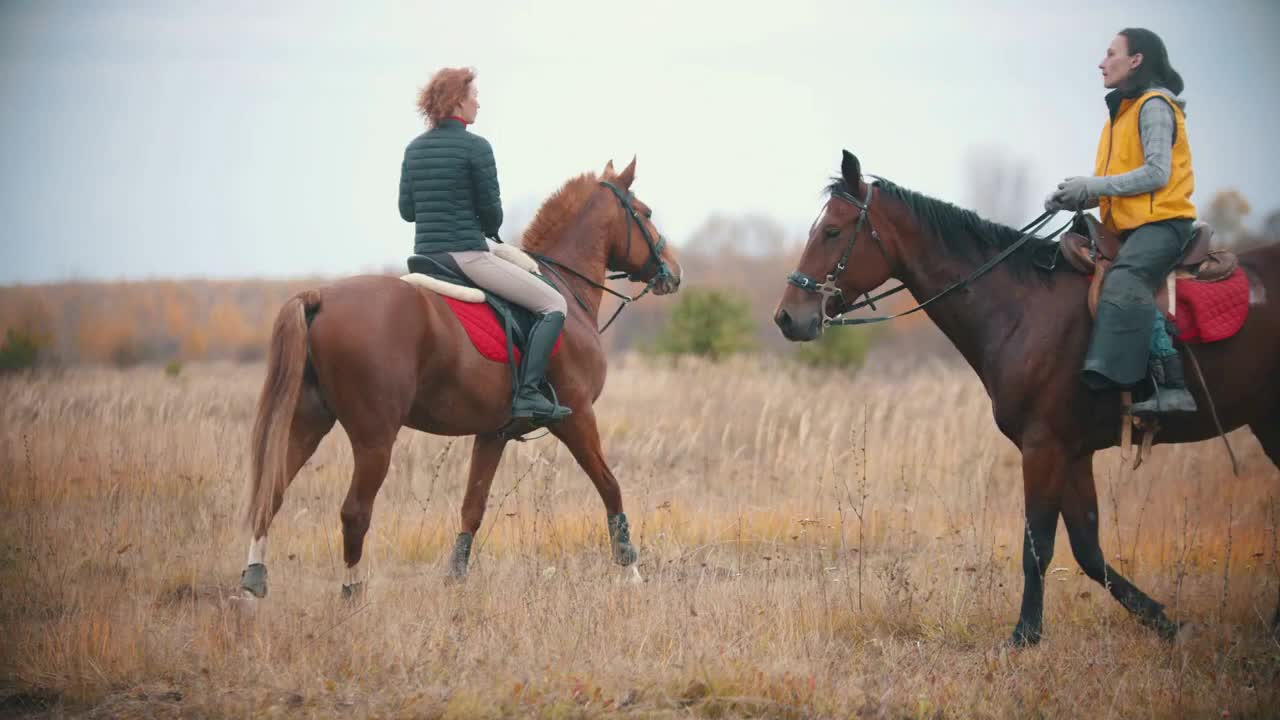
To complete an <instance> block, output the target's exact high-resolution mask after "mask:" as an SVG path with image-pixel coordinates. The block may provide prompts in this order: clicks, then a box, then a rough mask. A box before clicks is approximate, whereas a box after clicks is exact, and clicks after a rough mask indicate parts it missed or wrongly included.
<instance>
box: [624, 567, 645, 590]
mask: <svg viewBox="0 0 1280 720" xmlns="http://www.w3.org/2000/svg"><path fill="white" fill-rule="evenodd" d="M619 580H620V581H621V582H622V583H624V584H626V585H643V584H644V576H643V575H641V574H640V566H639V565H637V564H635V563H634V562H632V563H631V564H630V565H625V566H623V568H622V573H621V574H620V575H619Z"/></svg>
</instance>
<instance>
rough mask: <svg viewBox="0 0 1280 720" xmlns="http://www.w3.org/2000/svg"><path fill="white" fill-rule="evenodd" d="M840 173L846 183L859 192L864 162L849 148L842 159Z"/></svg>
mask: <svg viewBox="0 0 1280 720" xmlns="http://www.w3.org/2000/svg"><path fill="white" fill-rule="evenodd" d="M840 175H841V177H843V178H844V184H845V185H848V186H849V189H850V190H852V191H853V192H857V191H858V188H859V187H861V186H862V163H860V162H858V158H857V157H856V156H855V155H854V154H853V153H851V152H849V151H848V150H845V151H844V157H842V158H841V159H840Z"/></svg>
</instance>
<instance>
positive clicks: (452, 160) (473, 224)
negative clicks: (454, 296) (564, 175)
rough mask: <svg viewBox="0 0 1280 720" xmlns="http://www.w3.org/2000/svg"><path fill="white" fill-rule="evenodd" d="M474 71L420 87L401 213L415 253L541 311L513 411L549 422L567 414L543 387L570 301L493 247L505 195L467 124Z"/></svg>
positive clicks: (471, 117)
mask: <svg viewBox="0 0 1280 720" xmlns="http://www.w3.org/2000/svg"><path fill="white" fill-rule="evenodd" d="M475 77H476V76H475V71H473V70H471V69H469V68H445V69H443V70H440V71H439V72H437V73H436V74H435V75H434V76H432V78H431V81H430V82H429V83H427V86H426V87H425V88H423V89H422V91H421V92H420V93H419V94H418V112H419V113H421V114H422V116H423V117H424V118H425V119H426V121H427V125H428V130H427V131H426V132H424V133H422V134H421V135H419V136H418V137H416V138H414V140H413V142H411V143H409V147H407V148H406V149H405V151H404V163H403V164H401V166H400V216H401V217H403V218H404V219H405V220H407V221H409V222H412V223H415V225H416V230H417V234H416V236H415V239H414V246H413V251H414V253H415V254H418V255H426V256H434V257H435V259H436V260H437V261H438V262H442V263H445V264H446V265H453V266H456V267H457V268H458V270H459V271H461V272H462V274H463V275H466V276H467V278H468V279H470V280H471V281H472V282H474V283H475V284H476V285H478V286H479V287H480V288H482V289H484V290H487V291H489V292H492V293H494V294H496V295H498V296H499V297H502V298H504V299H506V300H508V301H510V302H512V303H515V304H516V305H519V306H521V307H523V308H526V309H528V310H531V311H533V312H535V313H538V314H539V318H538V321H537V323H535V324H534V326H533V329H532V330H530V332H529V339H528V341H527V342H526V343H525V348H524V355H523V357H521V359H520V377H519V379H518V385H517V387H516V392H515V398H514V400H513V401H512V405H511V416H512V417H513V418H528V419H531V420H533V421H534V422H535V423H537V424H546V423H549V422H553V421H556V420H561V419H563V418H564V417H566V416H568V415H569V414H570V410H569V408H567V407H562V406H560V405H557V404H556V403H554V402H552V401H551V400H550V399H549V398H547V397H546V396H544V395H543V394H542V390H541V386H542V381H543V378H544V377H545V375H546V369H547V363H548V362H549V361H550V358H551V351H552V349H554V347H555V343H556V339H557V338H559V337H560V330H561V329H562V328H563V327H564V319H565V310H566V309H567V304H566V302H565V299H564V296H563V295H561V294H560V291H559V290H556V289H555V288H554V287H552V286H551V285H550V284H548V283H546V282H544V281H543V280H541V279H539V278H538V277H535V276H534V275H533V274H532V273H530V272H529V271H527V270H525V269H523V268H521V267H519V266H518V265H516V264H515V263H512V262H510V261H508V260H506V259H504V258H501V257H498V255H496V254H494V253H493V251H492V250H493V248H495V247H496V246H497V244H496V243H494V242H493V241H492V240H489V239H488V238H496V237H497V236H498V228H499V227H501V226H502V198H501V195H500V193H499V191H498V170H497V167H496V165H495V163H494V160H493V148H492V147H490V146H489V141H487V140H485V139H484V138H482V137H480V136H479V135H477V134H475V133H472V132H469V131H468V130H467V126H468V125H470V124H472V123H474V122H475V121H476V114H477V113H478V112H479V110H480V100H479V98H478V96H477V93H476V83H475Z"/></svg>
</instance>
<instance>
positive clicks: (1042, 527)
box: [1010, 444, 1069, 646]
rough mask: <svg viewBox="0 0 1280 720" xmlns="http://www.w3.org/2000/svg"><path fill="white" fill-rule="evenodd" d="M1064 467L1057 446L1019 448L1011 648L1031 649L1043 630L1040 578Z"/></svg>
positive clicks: (1055, 526)
mask: <svg viewBox="0 0 1280 720" xmlns="http://www.w3.org/2000/svg"><path fill="white" fill-rule="evenodd" d="M1068 466H1069V463H1068V460H1067V454H1066V453H1065V452H1064V451H1063V450H1062V448H1061V447H1058V446H1057V445H1052V444H1050V445H1024V446H1023V449H1022V487H1023V493H1024V496H1025V503H1026V524H1025V525H1024V527H1023V533H1022V577H1023V587H1022V609H1021V611H1020V612H1019V614H1018V624H1017V625H1016V626H1015V627H1014V628H1013V637H1012V638H1010V642H1011V643H1012V644H1013V645H1017V646H1027V645H1035V644H1036V643H1038V642H1040V636H1041V634H1042V632H1043V630H1044V575H1045V572H1046V571H1048V569H1049V561H1051V560H1052V559H1053V543H1054V536H1055V535H1056V534H1057V532H1058V513H1059V512H1060V511H1061V509H1062V487H1063V481H1064V478H1065V477H1066V474H1067V468H1068Z"/></svg>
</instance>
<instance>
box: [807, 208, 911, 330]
mask: <svg viewBox="0 0 1280 720" xmlns="http://www.w3.org/2000/svg"><path fill="white" fill-rule="evenodd" d="M875 187H876V186H875V185H874V184H872V185H867V197H866V199H865V200H859V199H858V198H856V197H854V195H853V194H852V193H847V192H845V191H844V190H840V189H838V188H836V189H833V190H832V191H831V196H832V197H836V198H840V199H841V200H844V201H845V202H847V203H849V204H850V205H853V206H854V207H856V208H858V221H857V222H856V223H854V225H853V232H851V233H849V242H847V243H846V244H845V246H844V253H843V254H841V255H840V260H839V261H838V262H836V266H835V267H834V268H832V269H831V272H829V273H827V279H826V280H825V281H823V282H818V281H817V280H815V279H813V278H812V277H810V276H808V275H806V274H804V273H802V272H800V271H799V270H797V271H795V272H793V273H791V274H790V275H788V276H787V282H788V283H790V284H792V285H795V286H796V287H798V288H800V289H801V290H804V291H805V292H811V293H817V294H818V295H820V296H822V302H821V307H822V324H823V325H832V324H836V323H837V322H838V321H839V318H840V316H841V315H843V314H844V313H846V312H849V311H850V310H856V309H857V308H861V307H867V306H870V307H871V309H872V310H875V309H876V305H875V301H876V300H879V299H881V298H883V297H888V296H889V295H892V294H893V293H894V292H897V291H898V290H901V289H903V288H902V286H899V287H898V288H895V289H894V290H893V291H891V292H888V293H883V294H881V295H877V296H875V297H874V298H873V297H871V293H870V291H868V292H867V293H866V299H865V300H863V301H862V302H860V303H858V304H856V305H849V306H846V305H845V303H844V291H842V290H841V289H840V287H839V285H837V284H836V278H838V277H840V273H843V272H844V271H845V268H847V267H848V266H849V257H850V256H851V255H853V246H854V244H855V243H856V242H857V241H858V233H860V232H862V226H863V225H866V227H867V230H868V231H869V232H870V234H871V239H872V240H874V241H875V243H876V247H878V248H880V254H881V255H882V256H883V257H884V259H885V262H889V253H887V252H885V249H884V242H882V241H881V240H880V233H878V232H876V229H875V228H874V227H873V226H872V225H871V211H870V210H871V197H872V196H873V195H874V194H875ZM833 297H836V298H839V299H840V303H841V309H840V311H839V312H837V313H836V314H835V315H834V316H831V315H827V301H828V300H829V299H830V298H833Z"/></svg>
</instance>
